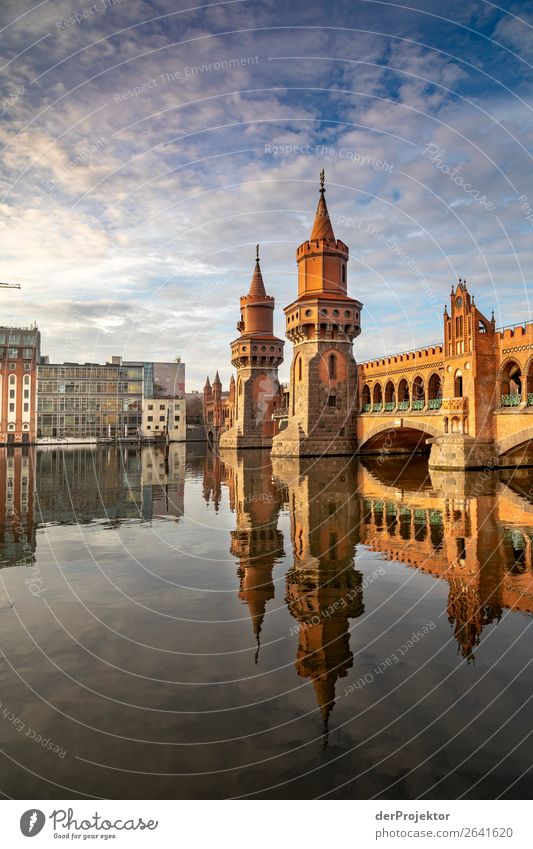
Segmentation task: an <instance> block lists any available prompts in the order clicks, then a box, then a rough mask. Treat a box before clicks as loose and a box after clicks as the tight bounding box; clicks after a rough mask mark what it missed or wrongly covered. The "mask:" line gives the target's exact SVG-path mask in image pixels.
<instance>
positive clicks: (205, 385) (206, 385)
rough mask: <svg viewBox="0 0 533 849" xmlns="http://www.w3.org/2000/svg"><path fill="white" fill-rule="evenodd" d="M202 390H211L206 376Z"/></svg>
mask: <svg viewBox="0 0 533 849" xmlns="http://www.w3.org/2000/svg"><path fill="white" fill-rule="evenodd" d="M204 389H211V384H210V382H209V375H207V377H206V379H205V384H204Z"/></svg>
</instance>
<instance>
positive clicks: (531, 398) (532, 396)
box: [527, 392, 533, 407]
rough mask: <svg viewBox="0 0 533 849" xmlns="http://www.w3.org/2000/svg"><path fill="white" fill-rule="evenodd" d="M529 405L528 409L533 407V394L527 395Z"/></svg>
mask: <svg viewBox="0 0 533 849" xmlns="http://www.w3.org/2000/svg"><path fill="white" fill-rule="evenodd" d="M527 405H528V407H533V392H528V393H527Z"/></svg>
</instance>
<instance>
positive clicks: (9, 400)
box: [0, 325, 41, 445]
mask: <svg viewBox="0 0 533 849" xmlns="http://www.w3.org/2000/svg"><path fill="white" fill-rule="evenodd" d="M40 344H41V335H40V333H39V331H38V329H37V326H36V325H34V326H32V327H0V357H1V360H0V444H2V445H6V444H7V445H11V444H15V445H17V444H23V443H30V442H34V441H35V434H36V407H37V404H36V397H37V396H36V384H37V380H36V367H37V363H38V362H39V357H40Z"/></svg>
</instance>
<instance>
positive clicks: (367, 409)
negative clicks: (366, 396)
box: [363, 404, 372, 413]
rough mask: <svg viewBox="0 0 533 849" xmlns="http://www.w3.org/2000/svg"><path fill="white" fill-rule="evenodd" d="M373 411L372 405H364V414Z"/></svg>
mask: <svg viewBox="0 0 533 849" xmlns="http://www.w3.org/2000/svg"><path fill="white" fill-rule="evenodd" d="M371 409H372V404H363V413H369V412H370V410H371Z"/></svg>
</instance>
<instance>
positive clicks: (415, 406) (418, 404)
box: [412, 400, 425, 410]
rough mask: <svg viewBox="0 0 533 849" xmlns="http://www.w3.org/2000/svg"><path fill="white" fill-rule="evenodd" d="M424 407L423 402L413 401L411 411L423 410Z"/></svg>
mask: <svg viewBox="0 0 533 849" xmlns="http://www.w3.org/2000/svg"><path fill="white" fill-rule="evenodd" d="M424 405H425V401H423V400H418V401H413V407H412V409H413V410H423V409H424Z"/></svg>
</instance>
